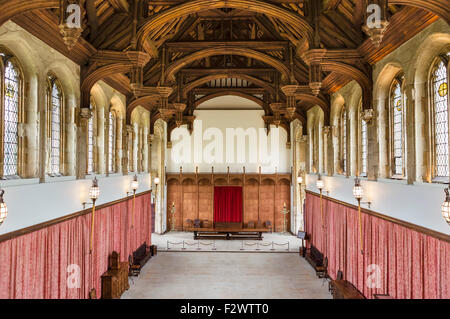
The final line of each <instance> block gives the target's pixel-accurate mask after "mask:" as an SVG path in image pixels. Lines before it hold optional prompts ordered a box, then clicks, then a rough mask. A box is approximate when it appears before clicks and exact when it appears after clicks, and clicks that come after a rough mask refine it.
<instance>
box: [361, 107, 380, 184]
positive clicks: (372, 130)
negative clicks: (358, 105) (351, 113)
mask: <svg viewBox="0 0 450 319" xmlns="http://www.w3.org/2000/svg"><path fill="white" fill-rule="evenodd" d="M361 116H362V119H363V120H364V121H366V123H367V178H368V179H369V180H371V181H376V180H377V179H378V174H379V145H378V126H377V114H376V112H375V111H374V110H373V109H368V110H363V114H362V115H361Z"/></svg>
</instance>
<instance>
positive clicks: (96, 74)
mask: <svg viewBox="0 0 450 319" xmlns="http://www.w3.org/2000/svg"><path fill="white" fill-rule="evenodd" d="M131 68H132V66H131V64H129V63H115V64H111V65H106V66H103V67H100V68H98V69H96V70H95V71H92V72H91V73H89V74H88V75H87V76H86V77H85V78H84V79H83V81H82V83H81V107H82V108H87V107H89V93H90V91H91V88H92V87H93V86H94V84H95V83H97V82H98V81H100V80H102V79H104V78H105V77H107V76H110V75H113V74H116V73H127V72H128V71H129V70H130V69H131Z"/></svg>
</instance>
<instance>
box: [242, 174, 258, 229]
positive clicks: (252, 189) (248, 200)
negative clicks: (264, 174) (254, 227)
mask: <svg viewBox="0 0 450 319" xmlns="http://www.w3.org/2000/svg"><path fill="white" fill-rule="evenodd" d="M244 198H245V206H244V216H243V223H244V224H245V225H246V224H248V222H249V221H257V220H258V210H259V182H258V180H256V179H254V178H252V179H248V180H247V182H246V183H245V192H244Z"/></svg>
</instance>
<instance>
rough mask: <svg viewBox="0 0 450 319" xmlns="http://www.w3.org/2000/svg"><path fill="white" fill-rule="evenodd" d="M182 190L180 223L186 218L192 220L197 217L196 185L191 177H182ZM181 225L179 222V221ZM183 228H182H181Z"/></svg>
mask: <svg viewBox="0 0 450 319" xmlns="http://www.w3.org/2000/svg"><path fill="white" fill-rule="evenodd" d="M182 192H183V204H182V206H183V215H182V223H183V224H184V223H185V221H186V219H191V220H194V219H196V218H197V197H198V195H197V185H195V180H194V179H192V178H184V179H183V183H182ZM180 225H181V223H180ZM183 229H184V228H183Z"/></svg>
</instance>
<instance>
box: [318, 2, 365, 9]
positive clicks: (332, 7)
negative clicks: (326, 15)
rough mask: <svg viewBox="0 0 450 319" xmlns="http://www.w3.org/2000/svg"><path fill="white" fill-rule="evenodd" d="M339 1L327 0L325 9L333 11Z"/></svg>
mask: <svg viewBox="0 0 450 319" xmlns="http://www.w3.org/2000/svg"><path fill="white" fill-rule="evenodd" d="M357 1H360V0H357ZM341 2H342V0H328V3H327V5H326V7H325V10H330V11H334V10H336V9H337V8H338V7H339V5H340V4H341Z"/></svg>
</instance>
